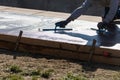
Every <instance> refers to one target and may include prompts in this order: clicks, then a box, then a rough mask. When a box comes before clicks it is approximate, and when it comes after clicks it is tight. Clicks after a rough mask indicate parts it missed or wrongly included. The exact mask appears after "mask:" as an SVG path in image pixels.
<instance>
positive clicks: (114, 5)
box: [103, 0, 119, 23]
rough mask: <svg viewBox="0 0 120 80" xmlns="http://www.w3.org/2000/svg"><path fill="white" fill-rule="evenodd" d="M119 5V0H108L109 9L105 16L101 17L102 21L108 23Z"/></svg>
mask: <svg viewBox="0 0 120 80" xmlns="http://www.w3.org/2000/svg"><path fill="white" fill-rule="evenodd" d="M118 6H119V0H111V1H110V10H109V12H108V14H107V15H106V17H105V18H104V19H103V22H106V23H109V22H111V21H112V20H113V18H114V17H115V15H116V12H117V9H118Z"/></svg>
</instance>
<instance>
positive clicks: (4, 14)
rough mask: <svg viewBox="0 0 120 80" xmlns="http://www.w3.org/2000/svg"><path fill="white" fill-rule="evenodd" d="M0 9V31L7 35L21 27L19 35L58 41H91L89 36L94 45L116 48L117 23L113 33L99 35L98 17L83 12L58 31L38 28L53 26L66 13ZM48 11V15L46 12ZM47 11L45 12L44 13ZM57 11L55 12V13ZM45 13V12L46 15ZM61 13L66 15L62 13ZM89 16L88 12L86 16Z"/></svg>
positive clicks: (118, 40) (118, 39) (119, 41)
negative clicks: (79, 16)
mask: <svg viewBox="0 0 120 80" xmlns="http://www.w3.org/2000/svg"><path fill="white" fill-rule="evenodd" d="M3 8H4V9H2V6H1V8H0V9H1V10H0V33H1V34H8V35H18V34H19V31H20V30H22V31H23V37H29V38H36V39H43V40H52V41H58V42H65V43H72V44H80V45H91V44H92V41H93V39H96V40H97V44H96V46H98V47H103V48H109V49H113V50H114V49H115V50H120V34H119V33H120V30H119V25H118V29H117V31H116V32H117V34H114V35H106V36H100V35H98V34H97V33H96V31H95V30H91V28H95V29H97V27H96V25H97V22H96V21H97V20H98V21H99V20H100V18H99V17H98V18H97V17H96V18H95V17H93V21H90V20H91V19H87V18H86V17H87V16H85V19H84V16H83V17H82V18H83V19H77V20H75V21H73V22H71V23H70V24H68V25H67V26H66V28H72V29H73V30H72V31H60V32H57V33H54V31H41V30H42V29H45V28H47V29H54V27H55V25H54V24H55V23H56V22H58V21H61V20H64V19H65V18H66V17H67V16H69V14H64V13H61V14H62V15H60V13H55V12H46V11H38V10H37V11H36V10H25V9H23V10H22V9H18V8H5V7H3ZM50 13H51V15H50ZM48 14H49V15H48ZM57 14H59V15H58V16H57ZM47 15H48V16H47ZM63 15H66V16H64V17H63ZM90 17H91V18H92V16H90Z"/></svg>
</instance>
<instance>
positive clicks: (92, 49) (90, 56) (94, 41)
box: [88, 39, 96, 62]
mask: <svg viewBox="0 0 120 80" xmlns="http://www.w3.org/2000/svg"><path fill="white" fill-rule="evenodd" d="M95 44H96V40H95V39H93V43H92V47H91V49H90V55H89V58H88V62H91V59H92V56H93V54H94V52H95Z"/></svg>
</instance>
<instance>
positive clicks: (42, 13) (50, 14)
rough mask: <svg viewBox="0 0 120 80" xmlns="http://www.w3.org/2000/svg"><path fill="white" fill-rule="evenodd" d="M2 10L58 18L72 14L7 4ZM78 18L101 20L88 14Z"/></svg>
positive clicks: (0, 7) (0, 9) (0, 8)
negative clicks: (8, 5)
mask: <svg viewBox="0 0 120 80" xmlns="http://www.w3.org/2000/svg"><path fill="white" fill-rule="evenodd" d="M0 11H6V12H13V13H20V14H26V15H39V16H47V17H58V18H65V19H66V18H68V17H69V15H70V14H69V13H61V12H52V11H44V10H35V9H25V8H17V7H7V6H0ZM78 19H80V20H86V21H94V22H99V21H101V18H100V17H97V16H87V15H82V16H81V17H79V18H78Z"/></svg>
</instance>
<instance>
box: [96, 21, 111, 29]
mask: <svg viewBox="0 0 120 80" xmlns="http://www.w3.org/2000/svg"><path fill="white" fill-rule="evenodd" d="M97 27H98V28H99V29H107V28H108V27H109V23H106V22H99V23H98V24H97Z"/></svg>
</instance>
